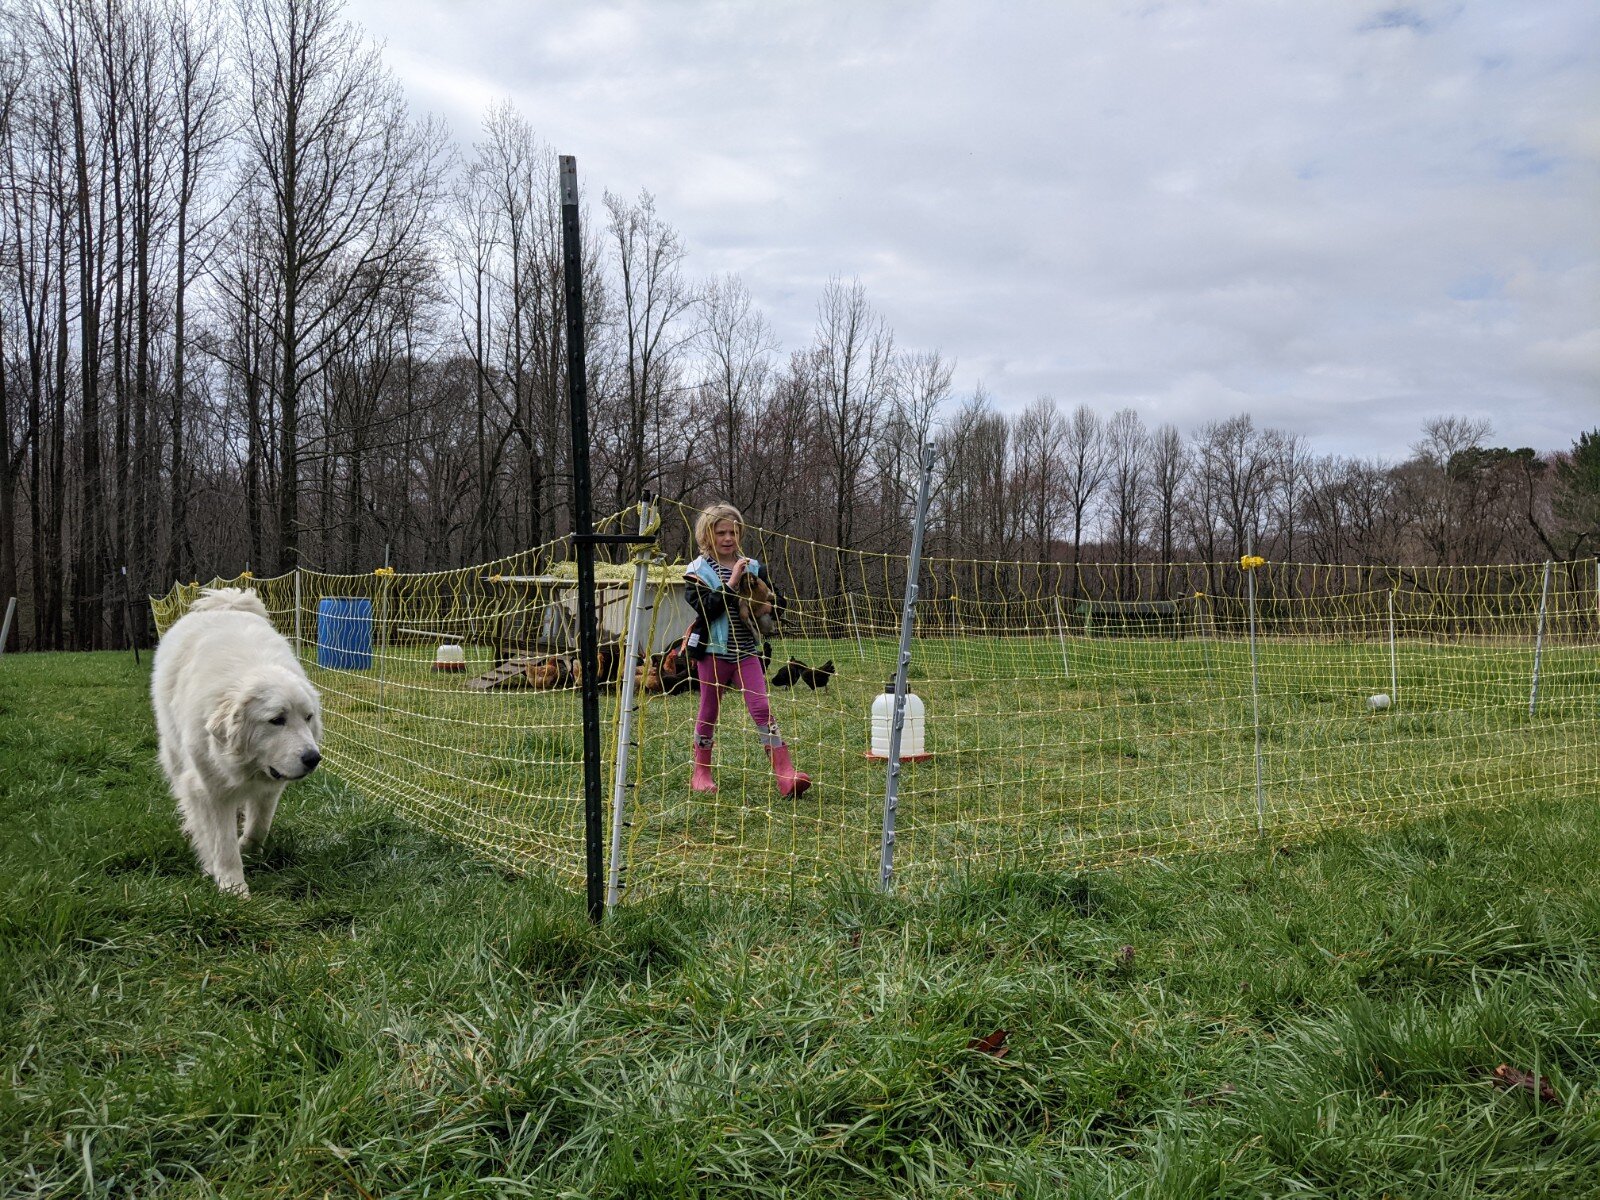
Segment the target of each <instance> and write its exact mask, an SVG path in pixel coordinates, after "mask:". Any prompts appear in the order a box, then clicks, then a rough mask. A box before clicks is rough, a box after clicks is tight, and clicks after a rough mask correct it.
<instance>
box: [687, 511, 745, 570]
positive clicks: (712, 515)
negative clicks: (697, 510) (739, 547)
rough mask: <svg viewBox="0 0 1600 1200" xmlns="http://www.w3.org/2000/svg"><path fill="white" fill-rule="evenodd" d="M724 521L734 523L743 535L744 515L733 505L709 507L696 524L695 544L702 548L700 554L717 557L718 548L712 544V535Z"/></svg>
mask: <svg viewBox="0 0 1600 1200" xmlns="http://www.w3.org/2000/svg"><path fill="white" fill-rule="evenodd" d="M723 521H732V522H733V523H734V524H735V525H737V526H738V527H739V533H740V534H741V535H743V533H744V515H743V514H742V513H740V512H739V510H738V509H737V508H735V507H734V506H733V505H731V504H712V505H708V506H707V507H706V509H705V511H704V512H702V513H701V514H700V519H699V520H697V521H696V522H695V523H694V544H695V545H697V546H699V547H700V553H701V554H704V555H705V556H706V557H707V558H715V557H716V556H717V548H716V547H715V546H713V545H712V544H711V535H712V532H713V531H714V530H715V529H716V527H717V526H718V524H720V523H721V522H723Z"/></svg>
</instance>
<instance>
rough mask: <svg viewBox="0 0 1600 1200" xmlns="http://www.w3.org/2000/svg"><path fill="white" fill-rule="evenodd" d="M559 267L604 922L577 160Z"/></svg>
mask: <svg viewBox="0 0 1600 1200" xmlns="http://www.w3.org/2000/svg"><path fill="white" fill-rule="evenodd" d="M561 260H562V270H561V273H562V280H563V285H564V288H563V290H564V291H565V294H566V305H567V399H568V404H569V407H570V409H571V415H572V534H573V539H572V540H573V542H574V549H575V550H576V552H577V559H578V663H579V665H580V667H581V668H582V671H583V680H582V706H583V707H582V712H583V862H584V878H585V880H586V882H587V885H588V886H587V895H588V908H589V919H590V920H591V921H596V922H598V921H599V920H600V919H601V917H603V916H604V915H605V899H606V893H605V874H604V867H603V862H604V859H603V853H602V841H603V836H604V831H603V830H602V828H601V819H602V818H601V784H600V684H599V680H598V679H597V678H596V676H597V675H598V674H599V654H598V653H597V648H598V641H599V634H598V630H597V629H596V622H595V610H594V540H593V539H594V517H593V514H592V513H591V511H590V507H589V385H588V369H587V367H586V365H585V362H584V340H583V339H584V332H583V240H582V238H581V237H580V236H579V232H578V160H577V159H576V158H574V157H573V156H572V155H570V154H563V155H562V156H561Z"/></svg>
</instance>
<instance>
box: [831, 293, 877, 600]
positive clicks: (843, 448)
mask: <svg viewBox="0 0 1600 1200" xmlns="http://www.w3.org/2000/svg"><path fill="white" fill-rule="evenodd" d="M815 350H816V353H815V355H813V356H812V359H811V362H812V364H813V366H814V367H815V369H816V372H817V378H816V396H817V400H818V402H819V408H820V414H821V421H820V432H821V436H822V441H823V450H824V455H825V457H824V465H825V468H826V470H827V472H828V475H829V480H830V482H831V483H832V485H833V495H832V497H831V500H832V505H833V531H832V536H833V541H834V544H835V545H837V546H847V547H848V546H853V545H854V544H855V526H856V510H857V506H858V505H859V503H860V501H861V499H862V497H863V493H864V487H865V483H866V480H865V478H864V475H865V469H866V466H867V464H868V463H869V462H871V461H872V452H873V447H874V444H875V441H876V438H877V434H878V414H879V413H880V412H883V411H884V410H885V409H886V408H887V407H888V405H887V401H888V398H889V396H890V395H891V394H892V391H891V389H892V384H893V378H894V335H893V334H891V333H890V332H889V329H888V326H886V325H885V324H884V322H883V318H882V317H880V316H878V314H876V313H875V312H873V310H872V307H871V306H870V305H869V304H868V303H867V291H866V288H864V287H863V286H862V285H861V281H860V280H859V279H857V280H852V281H851V282H850V283H848V284H846V283H844V282H843V281H842V280H840V279H838V278H834V279H830V280H829V281H828V285H827V287H825V288H824V289H823V292H822V299H821V301H819V302H818V305H817V332H816V341H815ZM842 582H843V581H841V583H842Z"/></svg>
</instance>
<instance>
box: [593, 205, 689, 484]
mask: <svg viewBox="0 0 1600 1200" xmlns="http://www.w3.org/2000/svg"><path fill="white" fill-rule="evenodd" d="M605 207H606V213H607V215H608V222H607V230H606V232H607V234H608V235H609V238H610V241H611V249H612V252H613V253H614V255H615V259H614V262H615V266H616V270H617V274H618V277H619V279H620V284H621V286H620V288H619V298H620V304H619V307H620V312H619V314H618V316H619V322H620V328H619V333H620V336H621V339H622V344H621V347H620V350H621V353H622V360H621V367H622V383H623V387H622V395H621V397H620V400H621V404H620V411H619V412H618V413H617V414H616V416H617V418H618V420H617V425H616V427H615V430H614V432H615V433H616V435H617V437H618V439H619V442H620V444H619V446H618V447H617V451H618V453H617V455H616V459H615V462H616V493H615V498H616V504H615V507H616V508H622V507H623V506H625V505H627V504H631V503H632V502H633V501H635V500H637V499H638V498H639V495H640V493H641V492H642V491H644V489H645V488H647V487H650V486H652V485H653V484H654V483H655V481H656V479H657V478H658V476H659V475H660V473H661V471H662V469H663V467H664V466H665V465H667V460H669V459H676V460H679V461H681V457H682V455H683V453H684V452H685V449H686V447H685V445H684V443H685V442H686V440H687V439H686V438H684V437H681V436H677V437H676V438H675V441H676V444H675V445H671V446H669V445H668V444H667V439H668V437H669V433H668V431H669V429H676V428H678V427H679V426H680V424H681V423H680V422H677V421H675V420H673V417H674V416H676V415H677V413H676V410H677V409H678V407H679V401H680V399H681V395H680V393H679V390H678V389H679V386H680V378H679V372H680V369H681V367H682V357H683V351H684V349H685V347H686V346H687V345H688V344H689V342H690V341H691V340H692V339H693V338H694V336H695V332H696V331H695V329H694V328H693V327H692V326H691V325H690V324H689V323H688V322H687V321H685V320H684V318H685V316H686V314H687V313H688V312H689V310H690V308H691V306H692V305H693V304H694V301H695V296H694V293H693V292H692V291H691V290H690V289H689V287H688V285H687V284H686V283H685V281H684V279H683V273H682V270H681V267H682V263H683V258H684V255H685V253H686V251H685V250H684V246H683V241H682V239H680V238H679V237H678V234H677V231H676V230H675V229H673V228H672V226H670V225H668V224H667V223H666V222H665V221H663V220H662V219H661V217H660V215H659V214H658V213H657V212H656V202H655V197H653V196H652V195H650V193H649V192H641V193H640V194H639V198H638V199H637V200H635V201H633V202H632V203H629V202H627V201H625V200H623V199H622V198H621V197H620V196H615V195H612V194H611V193H609V192H608V193H606V196H605Z"/></svg>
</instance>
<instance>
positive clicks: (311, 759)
mask: <svg viewBox="0 0 1600 1200" xmlns="http://www.w3.org/2000/svg"><path fill="white" fill-rule="evenodd" d="M300 761H301V762H302V763H303V764H305V768H306V774H307V775H309V774H311V772H313V771H315V770H316V769H317V764H318V763H319V762H321V761H322V755H321V754H320V753H318V752H317V751H315V750H307V751H306V752H305V753H304V754H302V755H301V756H300Z"/></svg>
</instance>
